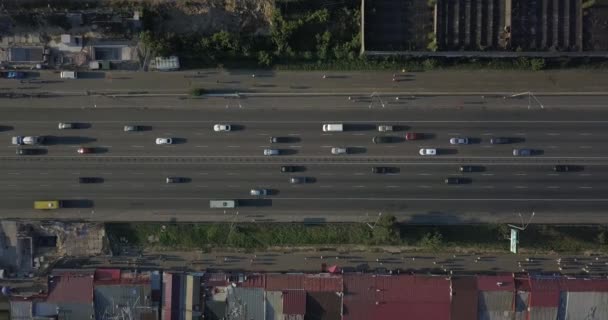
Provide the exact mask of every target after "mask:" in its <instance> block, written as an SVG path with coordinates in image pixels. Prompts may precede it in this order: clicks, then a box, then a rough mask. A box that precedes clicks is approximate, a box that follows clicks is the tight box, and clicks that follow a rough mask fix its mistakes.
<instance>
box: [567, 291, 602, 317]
mask: <svg viewBox="0 0 608 320" xmlns="http://www.w3.org/2000/svg"><path fill="white" fill-rule="evenodd" d="M563 297H565V301H563V302H562V303H561V305H560V310H559V312H558V314H560V315H562V316H560V319H584V320H605V319H608V293H607V292H568V293H566V294H565V295H563Z"/></svg>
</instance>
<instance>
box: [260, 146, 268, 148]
mask: <svg viewBox="0 0 608 320" xmlns="http://www.w3.org/2000/svg"><path fill="white" fill-rule="evenodd" d="M258 148H270V146H258Z"/></svg>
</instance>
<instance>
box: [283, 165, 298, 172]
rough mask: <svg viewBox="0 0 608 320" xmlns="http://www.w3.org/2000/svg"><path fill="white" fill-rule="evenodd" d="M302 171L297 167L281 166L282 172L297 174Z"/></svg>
mask: <svg viewBox="0 0 608 320" xmlns="http://www.w3.org/2000/svg"><path fill="white" fill-rule="evenodd" d="M300 170H301V169H300V168H299V167H296V166H281V172H296V171H300Z"/></svg>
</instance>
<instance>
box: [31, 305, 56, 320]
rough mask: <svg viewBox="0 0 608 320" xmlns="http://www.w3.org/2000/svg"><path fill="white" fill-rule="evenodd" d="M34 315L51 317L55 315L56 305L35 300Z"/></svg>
mask: <svg viewBox="0 0 608 320" xmlns="http://www.w3.org/2000/svg"><path fill="white" fill-rule="evenodd" d="M34 315H35V316H37V317H52V316H55V315H57V305H56V304H55V303H48V302H35V303H34Z"/></svg>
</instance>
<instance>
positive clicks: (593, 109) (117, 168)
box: [0, 96, 608, 223]
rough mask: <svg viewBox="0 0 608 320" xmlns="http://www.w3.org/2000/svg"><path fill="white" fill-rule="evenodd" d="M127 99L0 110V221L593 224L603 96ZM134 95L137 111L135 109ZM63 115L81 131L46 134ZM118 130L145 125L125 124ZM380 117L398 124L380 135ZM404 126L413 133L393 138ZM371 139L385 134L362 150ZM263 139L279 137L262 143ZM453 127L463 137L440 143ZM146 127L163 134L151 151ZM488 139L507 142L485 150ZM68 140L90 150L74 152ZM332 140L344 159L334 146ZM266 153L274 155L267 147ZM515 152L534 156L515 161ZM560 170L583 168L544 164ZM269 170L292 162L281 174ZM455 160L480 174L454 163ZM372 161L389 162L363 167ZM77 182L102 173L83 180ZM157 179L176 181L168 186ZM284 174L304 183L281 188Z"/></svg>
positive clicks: (603, 151) (600, 185)
mask: <svg viewBox="0 0 608 320" xmlns="http://www.w3.org/2000/svg"><path fill="white" fill-rule="evenodd" d="M138 99H139V100H137V104H138V106H139V107H137V108H126V109H118V108H104V107H99V108H95V107H90V106H89V105H86V106H83V107H81V108H70V107H65V106H64V107H62V108H57V109H52V106H47V107H45V108H38V107H29V108H17V107H15V108H13V107H10V106H9V107H6V108H3V109H1V110H0V119H2V122H1V123H0V125H2V128H3V130H2V132H0V139H3V140H4V141H5V148H3V149H0V161H1V163H2V165H1V166H0V177H2V179H3V182H4V183H3V184H2V185H1V186H0V189H1V192H0V211H1V212H2V214H3V216H4V217H52V218H59V217H61V218H71V219H94V220H128V221H132V220H172V219H174V220H178V221H185V220H193V221H203V220H218V219H220V220H222V219H223V220H233V219H241V220H244V221H251V220H255V221H303V220H304V221H348V220H350V221H365V220H366V219H367V220H373V217H374V216H376V215H377V214H378V212H383V213H391V214H394V215H396V216H398V217H399V218H401V219H404V220H408V221H413V222H420V223H470V222H504V221H519V219H520V218H519V216H518V215H517V213H518V212H522V213H523V214H528V213H529V212H531V211H535V212H536V216H535V218H534V219H535V222H560V223H580V222H589V223H591V222H605V221H606V218H605V216H604V212H605V211H606V210H607V209H608V197H606V194H608V192H607V191H608V190H607V189H608V185H607V184H606V183H605V181H606V179H607V178H608V146H607V145H606V143H605V142H606V140H607V138H608V129H607V128H608V127H607V124H608V120H606V119H607V117H606V116H607V115H608V112H607V111H605V109H604V108H603V107H602V105H601V103H602V101H603V98H602V97H580V98H579V97H545V98H543V99H542V103H543V108H540V107H538V106H537V105H534V106H531V107H530V108H528V101H527V99H523V100H521V99H518V100H513V99H503V97H480V96H471V97H462V96H459V97H448V96H443V97H401V98H400V99H395V97H394V96H393V97H384V98H383V99H380V100H374V99H372V100H373V101H359V100H358V99H359V98H357V99H353V97H351V99H350V100H349V99H348V97H344V96H338V97H333V96H329V97H310V98H303V97H301V98H298V99H294V98H289V97H283V98H279V97H273V98H268V97H266V98H254V97H250V98H247V99H240V100H239V101H238V103H235V102H234V101H228V102H227V101H226V99H223V98H211V99H204V100H196V101H177V100H176V101H173V106H171V107H168V106H164V105H163V104H165V103H167V101H164V100H162V99H152V98H147V99H146V98H138ZM353 100H357V101H353ZM389 100H390V101H392V102H391V103H388V101H389ZM132 101H133V100H130V102H132ZM146 101H147V103H148V107H142V105H143V104H145V103H146ZM86 102H87V103H88V102H89V100H86ZM239 103H240V104H241V106H240V107H239V106H238V104H239ZM194 104H197V105H194ZM382 105H384V107H382ZM61 121H64V122H78V123H81V124H82V128H81V129H74V130H58V129H57V124H58V123H59V122H61ZM217 123H226V124H230V125H232V126H233V131H231V132H214V131H213V125H214V124H217ZM323 123H343V124H344V125H345V131H344V132H323V131H322V130H321V126H322V124H323ZM127 124H135V125H142V126H144V127H145V130H144V131H139V132H124V131H123V130H122V129H123V126H124V125H127ZM378 124H390V125H393V126H395V129H396V130H395V131H394V132H391V133H379V132H378V131H377V125H378ZM406 132H417V133H421V134H422V135H423V138H422V139H420V140H413V141H405V139H404V138H403V137H404V134H405V133H406ZM15 135H44V136H46V137H47V144H45V145H44V146H38V148H40V149H42V151H43V152H41V154H40V155H30V156H18V155H16V154H15V149H16V147H15V146H13V145H11V144H10V138H11V137H12V136H15ZM378 135H388V136H394V137H396V138H397V141H396V142H395V143H387V144H374V143H373V142H372V138H373V137H375V136H378ZM273 136H275V137H276V136H280V137H288V138H289V139H288V142H286V143H274V144H271V143H270V141H269V139H270V137H273ZM456 136H459V137H468V138H470V139H471V142H472V143H471V144H468V145H461V146H454V145H450V143H449V139H450V138H452V137H456ZM157 137H171V138H173V139H175V142H176V143H175V144H172V145H156V144H155V139H156V138H157ZM495 137H510V138H512V141H513V143H510V144H504V145H492V144H490V143H489V140H490V139H491V138H495ZM81 146H84V147H91V148H94V149H95V151H96V152H95V153H93V154H87V155H79V154H77V153H76V150H77V149H78V148H79V147H81ZM332 147H347V148H349V150H350V151H352V153H351V154H347V155H340V156H336V155H332V154H331V153H330V149H331V148H332ZM266 148H276V149H280V150H281V151H282V154H281V155H279V156H264V155H263V150H264V149H266ZM420 148H437V149H438V150H439V155H437V156H427V157H423V156H420V155H419V153H418V150H419V149H420ZM513 148H531V149H534V150H537V153H536V155H535V156H532V157H514V156H513V155H512V150H513ZM557 164H571V165H577V166H580V170H578V171H575V172H567V173H564V172H554V171H553V166H554V165H557ZM282 165H295V166H298V167H301V171H299V172H294V173H283V172H281V171H280V167H281V166H282ZM461 165H476V166H479V167H480V170H479V171H477V172H471V173H462V172H460V166H461ZM375 166H388V167H392V168H394V169H393V171H392V172H391V173H390V174H374V173H372V167H375ZM79 177H99V178H102V179H103V181H101V182H99V183H92V184H80V183H79V182H78V178H79ZM166 177H184V178H187V181H186V182H185V183H177V184H167V183H165V178H166ZM291 177H309V178H310V179H309V183H305V184H291V183H290V182H289V178H291ZM448 177H466V178H468V180H469V183H465V184H461V185H446V184H445V183H444V180H445V179H446V178H448ZM252 188H265V189H269V190H270V195H269V196H266V197H261V198H260V197H251V196H250V195H249V191H250V190H251V189H252ZM51 199H57V200H64V202H65V204H66V207H65V208H61V209H58V210H54V211H49V212H40V211H35V210H34V209H33V208H32V205H33V201H35V200H51ZM211 199H237V200H239V207H238V210H227V211H225V212H224V211H223V210H219V211H218V210H212V209H210V208H209V200H211ZM236 212H238V215H237V214H236Z"/></svg>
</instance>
